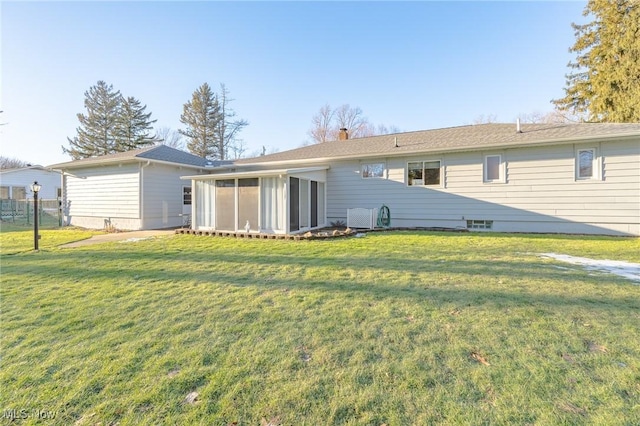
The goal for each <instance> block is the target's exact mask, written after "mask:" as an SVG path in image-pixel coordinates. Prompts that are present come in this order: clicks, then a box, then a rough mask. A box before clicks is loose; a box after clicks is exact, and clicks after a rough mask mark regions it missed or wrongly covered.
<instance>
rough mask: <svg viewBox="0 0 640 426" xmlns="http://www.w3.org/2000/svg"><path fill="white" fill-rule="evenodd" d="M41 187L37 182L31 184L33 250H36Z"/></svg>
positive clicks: (38, 237)
mask: <svg viewBox="0 0 640 426" xmlns="http://www.w3.org/2000/svg"><path fill="white" fill-rule="evenodd" d="M40 188H42V185H40V184H38V181H34V182H33V183H32V184H31V190H32V191H33V249H34V250H38V240H39V239H40V235H38V192H40Z"/></svg>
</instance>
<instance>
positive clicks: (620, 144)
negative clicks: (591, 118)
mask: <svg viewBox="0 0 640 426" xmlns="http://www.w3.org/2000/svg"><path fill="white" fill-rule="evenodd" d="M344 139H345V140H339V141H334V142H325V143H322V144H317V145H312V146H308V147H303V148H298V149H294V150H290V151H285V152H280V153H276V154H271V155H266V156H261V157H257V158H251V159H243V160H239V161H236V162H235V163H234V164H233V165H232V166H228V167H219V168H216V169H214V170H212V171H211V172H210V173H211V174H207V175H201V176H198V175H193V176H186V177H185V179H187V180H191V181H192V182H193V184H194V187H195V188H196V190H195V192H194V205H193V216H194V218H193V225H192V226H193V227H194V229H201V230H223V231H242V230H243V229H245V227H246V225H247V222H248V225H249V226H248V227H247V229H249V231H260V232H274V233H296V232H304V231H306V230H309V229H313V228H319V227H323V226H327V225H328V224H329V223H331V222H334V221H338V220H340V221H346V220H347V212H348V210H349V209H354V208H365V209H375V208H379V207H380V206H381V205H383V204H384V205H386V206H388V207H389V209H390V212H391V221H392V224H391V225H392V226H398V227H445V228H457V229H470V230H492V231H498V232H542V233H576V234H605V235H640V124H616V123H576V124H527V125H522V126H518V127H517V126H516V125H515V124H484V125H473V126H460V127H453V128H446V129H434V130H426V131H419V132H409V133H399V134H395V135H384V136H375V137H369V138H360V139H348V138H344ZM248 187H251V188H253V189H252V190H248V189H247V188H248ZM248 194H253V195H248Z"/></svg>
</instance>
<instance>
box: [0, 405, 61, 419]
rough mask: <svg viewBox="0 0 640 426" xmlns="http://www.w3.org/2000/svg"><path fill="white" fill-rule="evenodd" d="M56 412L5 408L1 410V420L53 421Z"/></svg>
mask: <svg viewBox="0 0 640 426" xmlns="http://www.w3.org/2000/svg"><path fill="white" fill-rule="evenodd" d="M56 414H57V413H56V412H55V411H50V410H25V409H24V408H22V409H16V408H7V409H4V410H2V418H3V419H7V420H26V419H38V420H53V419H55V418H56Z"/></svg>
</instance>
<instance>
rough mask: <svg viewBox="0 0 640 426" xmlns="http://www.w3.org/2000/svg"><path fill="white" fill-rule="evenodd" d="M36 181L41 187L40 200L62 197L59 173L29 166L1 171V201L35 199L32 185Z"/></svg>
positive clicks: (45, 168)
mask: <svg viewBox="0 0 640 426" xmlns="http://www.w3.org/2000/svg"><path fill="white" fill-rule="evenodd" d="M34 181H37V182H38V183H39V184H40V185H41V188H40V192H39V193H38V198H41V199H45V200H55V199H56V198H58V197H59V196H60V188H61V178H60V173H59V172H56V171H54V170H51V169H50V168H47V167H42V166H27V167H21V168H18V169H5V170H1V171H0V199H2V200H26V199H33V192H32V191H31V184H33V182H34Z"/></svg>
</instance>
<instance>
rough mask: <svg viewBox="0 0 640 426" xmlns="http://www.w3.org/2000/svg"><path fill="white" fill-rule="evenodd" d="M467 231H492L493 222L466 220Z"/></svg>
mask: <svg viewBox="0 0 640 426" xmlns="http://www.w3.org/2000/svg"><path fill="white" fill-rule="evenodd" d="M467 229H485V230H486V229H489V230H491V229H493V220H486V219H467Z"/></svg>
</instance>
